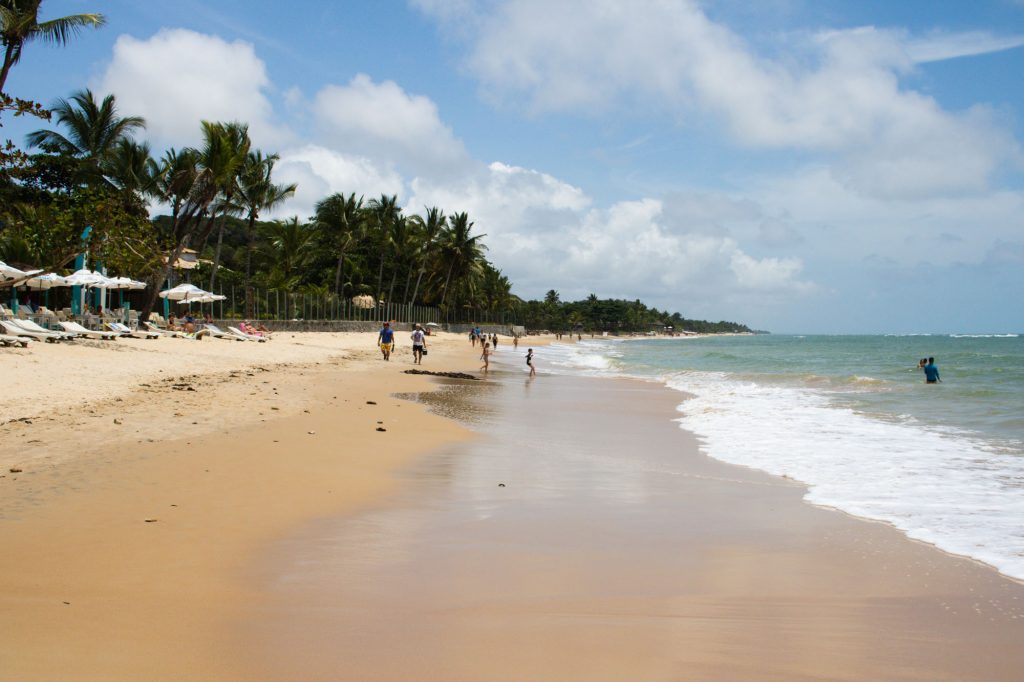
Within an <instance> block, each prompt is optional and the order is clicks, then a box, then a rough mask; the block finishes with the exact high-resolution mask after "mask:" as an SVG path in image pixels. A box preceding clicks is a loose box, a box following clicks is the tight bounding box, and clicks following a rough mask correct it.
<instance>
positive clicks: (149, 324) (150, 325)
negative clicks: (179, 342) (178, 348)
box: [143, 322, 188, 339]
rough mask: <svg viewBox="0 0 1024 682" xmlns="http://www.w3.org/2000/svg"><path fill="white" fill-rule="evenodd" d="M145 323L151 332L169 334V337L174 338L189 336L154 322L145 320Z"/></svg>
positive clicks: (162, 334)
mask: <svg viewBox="0 0 1024 682" xmlns="http://www.w3.org/2000/svg"><path fill="white" fill-rule="evenodd" d="M143 324H144V325H146V329H148V330H149V331H151V332H155V333H157V334H159V335H160V336H167V337H169V338H173V339H187V338H188V336H186V335H185V333H184V332H176V331H172V330H170V329H163V328H162V327H158V326H157V325H156V324H155V323H153V322H143Z"/></svg>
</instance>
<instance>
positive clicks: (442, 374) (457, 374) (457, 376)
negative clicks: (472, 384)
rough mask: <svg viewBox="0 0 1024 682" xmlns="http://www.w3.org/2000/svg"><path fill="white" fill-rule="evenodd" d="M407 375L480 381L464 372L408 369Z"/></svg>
mask: <svg viewBox="0 0 1024 682" xmlns="http://www.w3.org/2000/svg"><path fill="white" fill-rule="evenodd" d="M405 373H406V374H429V375H430V376H432V377H447V378H448V379H468V380H470V381H479V378H477V377H475V376H473V375H472V374H466V373H464V372H431V371H429V370H426V369H407V370H405Z"/></svg>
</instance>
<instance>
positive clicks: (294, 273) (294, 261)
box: [264, 217, 314, 317]
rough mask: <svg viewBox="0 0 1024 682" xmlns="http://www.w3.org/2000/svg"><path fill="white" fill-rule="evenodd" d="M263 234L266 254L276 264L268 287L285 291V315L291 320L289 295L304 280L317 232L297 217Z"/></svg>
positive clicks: (283, 221) (273, 226) (281, 222)
mask: <svg viewBox="0 0 1024 682" xmlns="http://www.w3.org/2000/svg"><path fill="white" fill-rule="evenodd" d="M264 233H265V236H266V238H267V249H266V255H267V257H268V260H269V261H270V262H271V263H273V265H272V266H271V268H270V273H269V276H268V281H267V284H269V285H270V286H271V287H273V288H275V289H284V290H285V291H286V294H288V295H286V296H285V309H284V314H285V317H290V312H289V311H290V305H289V298H290V293H291V292H292V290H294V289H295V288H296V287H297V286H298V285H299V283H300V282H301V281H302V274H301V273H302V269H303V266H304V265H305V264H306V262H307V261H308V260H309V257H310V255H311V253H310V252H311V247H312V245H313V236H314V231H313V230H312V229H310V226H309V225H307V224H305V223H301V222H299V219H298V218H297V217H295V218H290V219H289V220H275V221H274V222H272V223H270V224H268V225H267V226H266V227H265V228H264Z"/></svg>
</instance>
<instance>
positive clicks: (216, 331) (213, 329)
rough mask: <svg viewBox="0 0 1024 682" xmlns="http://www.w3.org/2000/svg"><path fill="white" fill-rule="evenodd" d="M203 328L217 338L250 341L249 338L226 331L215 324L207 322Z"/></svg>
mask: <svg viewBox="0 0 1024 682" xmlns="http://www.w3.org/2000/svg"><path fill="white" fill-rule="evenodd" d="M203 328H204V329H206V330H207V331H208V332H210V336H212V337H213V338H215V339H225V340H227V341H248V339H243V338H239V337H238V336H237V335H235V334H231V333H229V332H226V331H224V330H223V329H221V328H220V327H218V326H217V325H215V324H207V325H205V326H204V327H203Z"/></svg>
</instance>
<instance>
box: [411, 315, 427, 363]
mask: <svg viewBox="0 0 1024 682" xmlns="http://www.w3.org/2000/svg"><path fill="white" fill-rule="evenodd" d="M426 345H427V340H426V337H425V335H424V334H423V330H422V329H420V325H419V323H418V322H417V323H416V328H415V329H413V330H412V363H413V364H414V365H422V364H423V349H424V348H425V347H426Z"/></svg>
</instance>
